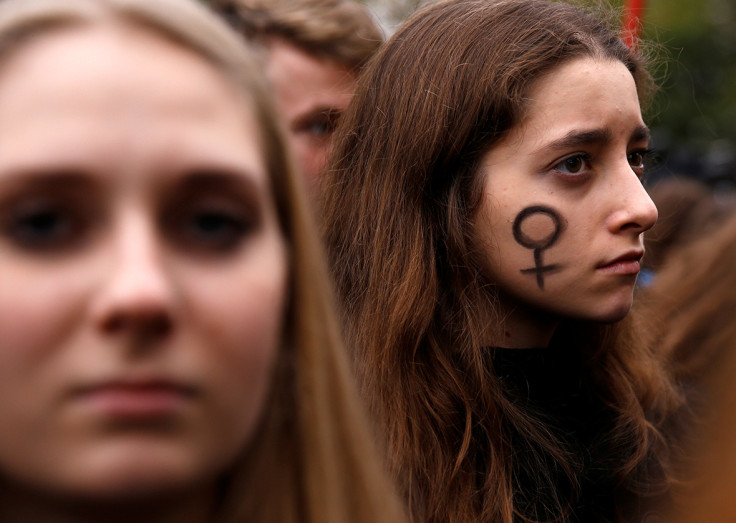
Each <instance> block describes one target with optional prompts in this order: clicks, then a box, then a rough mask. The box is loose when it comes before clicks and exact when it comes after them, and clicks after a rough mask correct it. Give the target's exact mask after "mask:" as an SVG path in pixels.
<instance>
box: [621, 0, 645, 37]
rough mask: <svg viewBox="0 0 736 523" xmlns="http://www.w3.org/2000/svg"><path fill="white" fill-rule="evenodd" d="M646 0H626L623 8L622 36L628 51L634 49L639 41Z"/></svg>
mask: <svg viewBox="0 0 736 523" xmlns="http://www.w3.org/2000/svg"><path fill="white" fill-rule="evenodd" d="M645 4H646V0H626V6H625V7H624V20H623V28H622V29H623V34H622V35H621V36H622V38H623V40H624V43H625V44H626V45H628V46H629V48H630V49H636V43H637V41H638V40H639V33H640V31H641V26H642V20H643V18H644V6H645Z"/></svg>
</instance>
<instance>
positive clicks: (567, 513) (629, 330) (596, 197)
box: [321, 0, 677, 523]
mask: <svg viewBox="0 0 736 523" xmlns="http://www.w3.org/2000/svg"><path fill="white" fill-rule="evenodd" d="M651 86H652V81H651V78H650V76H649V75H648V73H647V71H646V69H645V67H644V64H643V60H642V58H641V57H640V56H639V55H637V54H636V53H634V52H632V51H630V50H629V49H628V48H627V47H626V46H625V45H624V44H623V43H622V41H621V40H620V39H619V38H618V37H617V36H616V35H615V34H614V33H613V32H612V30H611V29H610V28H609V27H608V26H607V25H606V24H604V23H603V22H601V21H600V20H599V18H597V17H595V16H592V15H590V14H587V13H586V12H584V11H583V10H581V9H578V8H576V7H573V6H570V5H567V4H564V3H553V2H546V1H542V0H503V1H487V0H450V1H444V2H440V3H439V4H437V5H434V6H431V7H428V8H426V9H424V10H423V11H421V12H419V13H418V14H416V15H415V16H414V17H413V18H412V19H411V20H409V21H408V22H407V23H406V24H405V25H404V26H403V27H402V28H401V29H400V30H399V31H398V32H397V33H396V34H395V35H394V36H393V37H392V38H391V39H390V41H389V42H388V43H387V44H386V46H385V47H384V48H383V49H382V50H381V51H379V54H378V55H377V57H376V58H375V59H374V61H373V62H372V63H371V64H369V67H368V69H367V71H366V72H365V75H364V76H363V77H362V80H361V85H360V87H359V89H358V93H357V95H356V98H355V99H354V102H353V105H352V106H351V108H350V109H349V110H348V113H347V114H346V116H345V121H344V124H343V125H344V127H343V128H342V131H341V137H340V139H339V140H338V143H337V146H336V151H335V159H334V163H333V165H332V168H331V172H330V173H329V174H328V178H327V179H326V180H325V194H324V195H323V197H324V201H323V212H324V213H323V215H322V217H321V219H322V220H323V223H324V227H325V238H326V242H327V246H328V252H329V255H330V262H331V267H332V270H333V273H334V276H335V278H336V281H337V285H338V289H339V295H340V298H341V301H342V306H343V307H344V311H345V324H346V331H347V334H348V339H349V342H350V346H351V347H352V348H353V349H354V350H355V353H354V363H355V368H356V370H357V374H358V376H359V380H360V384H361V387H362V393H363V395H364V397H365V398H366V400H367V402H368V404H369V406H370V408H371V411H372V413H373V415H374V418H375V420H377V422H378V423H377V425H378V427H379V432H380V433H382V434H385V437H386V442H385V443H386V449H387V455H388V459H389V463H390V466H391V467H392V470H393V472H394V474H395V477H396V478H397V479H398V481H399V483H400V486H401V489H402V491H403V494H404V496H405V497H406V499H407V500H408V502H409V504H410V507H411V510H412V514H413V518H414V521H417V522H425V521H428V522H438V523H439V522H442V523H446V522H468V521H487V522H511V521H534V522H537V521H581V522H591V521H596V522H603V521H639V519H637V518H638V517H640V515H641V514H642V513H643V511H644V507H645V506H647V505H648V504H649V502H650V501H651V499H650V498H653V497H655V496H657V495H659V494H661V493H662V492H663V491H664V490H665V489H666V483H667V469H666V456H665V450H666V448H665V445H664V443H663V440H662V438H661V435H660V433H659V432H658V430H657V428H656V424H657V423H659V422H660V421H661V420H662V419H663V418H664V417H666V415H667V414H668V413H669V411H670V409H671V408H672V407H673V406H674V405H676V403H677V399H676V395H675V393H674V391H673V389H672V387H671V386H670V383H669V381H668V380H667V379H666V377H665V375H664V373H663V372H662V371H661V369H660V367H659V365H658V363H657V360H656V358H655V357H654V356H653V354H652V353H651V352H650V351H649V350H647V348H646V347H645V346H643V344H642V343H641V341H640V339H639V337H638V335H637V332H636V330H635V329H634V328H633V327H632V325H631V324H630V322H629V321H627V320H623V318H624V317H625V316H626V315H627V312H628V310H629V308H630V306H631V303H632V294H633V289H634V284H635V280H636V276H637V273H638V270H639V260H640V258H641V256H642V255H643V246H642V233H643V232H644V231H645V230H647V229H648V228H650V227H651V226H652V225H653V223H654V222H655V220H656V215H657V213H656V209H655V207H654V205H653V204H652V202H651V200H650V199H649V197H648V196H647V194H646V192H645V190H644V189H643V187H642V185H641V181H640V178H641V176H642V171H643V168H644V165H643V160H644V155H645V153H646V150H647V147H648V131H647V128H646V126H645V125H644V122H643V120H642V116H641V111H640V101H641V100H644V99H645V98H646V95H647V93H648V91H649V90H650V88H651ZM622 320H623V321H622Z"/></svg>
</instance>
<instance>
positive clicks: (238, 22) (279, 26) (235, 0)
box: [211, 0, 384, 71]
mask: <svg viewBox="0 0 736 523" xmlns="http://www.w3.org/2000/svg"><path fill="white" fill-rule="evenodd" d="M211 4H212V6H213V7H214V8H215V9H216V10H217V11H218V12H219V13H220V14H222V15H223V16H224V17H225V19H226V20H228V22H230V24H231V25H232V26H233V27H234V28H235V29H236V30H237V31H238V32H239V33H241V34H243V35H244V36H245V37H246V38H248V39H249V40H251V41H253V42H257V43H260V44H263V45H265V46H268V42H269V40H270V39H273V38H278V39H282V40H285V41H286V42H288V43H290V44H292V45H293V46H295V47H297V48H298V49H301V50H302V51H304V52H306V53H308V54H311V55H312V56H315V57H317V58H321V59H327V60H332V61H334V62H337V63H338V64H340V65H342V66H344V67H347V68H348V69H350V70H353V71H358V70H360V69H361V68H362V67H363V66H364V65H365V64H366V63H367V62H368V60H369V59H370V58H371V57H372V56H373V55H374V54H375V52H376V51H377V50H378V48H379V46H380V45H381V44H382V43H383V40H384V37H383V32H382V31H381V28H380V26H379V25H378V22H377V21H376V20H375V19H374V18H373V16H372V15H371V13H370V11H368V9H367V8H366V7H365V6H364V5H362V4H360V3H358V2H356V1H355V0H211Z"/></svg>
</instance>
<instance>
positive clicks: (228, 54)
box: [0, 0, 403, 523]
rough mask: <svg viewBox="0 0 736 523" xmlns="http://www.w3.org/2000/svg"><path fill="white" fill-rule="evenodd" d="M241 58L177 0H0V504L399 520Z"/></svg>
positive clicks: (291, 178)
mask: <svg viewBox="0 0 736 523" xmlns="http://www.w3.org/2000/svg"><path fill="white" fill-rule="evenodd" d="M272 105H273V104H272V101H271V99H270V97H269V96H268V93H267V88H266V87H265V82H264V80H263V79H262V73H261V72H260V71H259V69H258V67H257V66H256V65H255V62H254V60H253V59H252V57H251V56H250V53H249V52H248V50H247V49H246V48H245V47H244V46H243V44H242V42H241V39H240V38H239V37H238V36H237V35H236V34H234V33H231V32H230V30H229V29H228V28H227V27H226V26H225V25H224V24H223V23H222V22H220V21H219V20H218V19H217V18H216V17H215V15H213V14H211V13H209V12H208V11H207V10H206V9H205V8H204V7H203V6H202V5H200V4H198V3H197V2H194V1H187V0H65V1H64V2H59V1H57V0H7V1H4V2H2V3H1V4H0V135H2V139H0V339H2V346H3V350H2V351H0V520H2V521H3V522H9V523H13V522H21V521H22V522H62V521H63V522H65V523H69V522H76V523H79V522H86V521H90V522H92V521H95V522H96V521H106V522H115V521H137V522H177V523H204V522H225V521H248V522H295V523H296V522H311V523H323V522H332V523H344V522H351V521H354V522H362V523H374V522H376V521H381V522H383V521H392V522H393V521H396V522H399V521H402V517H403V516H402V512H401V509H400V505H399V502H398V500H397V499H395V498H394V496H393V495H392V493H391V490H390V488H389V487H388V484H387V482H386V481H385V479H384V477H383V474H382V471H381V470H380V466H379V465H378V464H377V460H376V459H375V457H374V451H373V446H372V442H371V440H370V438H369V436H368V434H369V432H368V430H367V427H366V426H365V424H364V422H363V419H362V417H361V413H360V408H359V407H358V405H359V404H358V401H357V396H356V395H355V393H354V391H353V388H352V385H351V381H350V379H349V375H348V364H347V360H346V358H345V355H344V353H343V349H342V346H341V344H340V342H339V338H338V335H337V327H336V321H335V319H334V316H333V312H332V309H331V297H330V293H329V292H328V287H327V285H326V279H327V277H326V270H325V269H324V267H323V262H322V259H321V253H320V250H319V248H318V246H317V242H316V235H315V233H314V231H313V229H312V226H311V224H310V220H309V213H308V212H307V210H306V209H307V207H308V206H307V203H306V200H305V196H304V194H302V192H301V190H300V187H301V183H300V182H299V180H298V179H297V177H296V175H295V172H294V171H295V170H294V168H293V167H292V162H291V160H290V156H289V154H288V151H287V148H286V146H285V139H284V137H283V135H282V132H281V130H280V129H281V128H280V126H279V125H278V124H277V123H276V122H277V119H276V115H275V113H274V109H273V107H272Z"/></svg>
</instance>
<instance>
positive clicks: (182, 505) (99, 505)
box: [0, 482, 215, 523]
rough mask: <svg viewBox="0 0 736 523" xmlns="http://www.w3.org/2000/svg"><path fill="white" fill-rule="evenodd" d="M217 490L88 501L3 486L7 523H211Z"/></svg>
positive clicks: (0, 495)
mask: <svg viewBox="0 0 736 523" xmlns="http://www.w3.org/2000/svg"><path fill="white" fill-rule="evenodd" d="M214 500H215V494H214V489H207V491H204V490H202V489H198V490H196V491H186V492H184V491H182V492H177V493H169V494H166V495H162V496H157V497H155V498H154V497H150V498H146V499H140V498H133V497H128V498H125V499H122V498H121V499H115V500H105V501H99V500H94V501H87V500H83V499H72V500H70V499H68V498H66V497H62V496H56V495H53V494H46V493H39V492H35V491H31V490H30V489H26V488H16V487H13V486H10V485H8V484H7V483H6V482H2V483H0V521H2V522H3V523H16V522H17V523H21V522H22V523H93V522H95V523H96V522H99V521H105V522H106V523H118V522H120V523H123V522H130V521H135V522H136V523H211V522H212V521H213V513H214V506H215V501H214Z"/></svg>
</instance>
